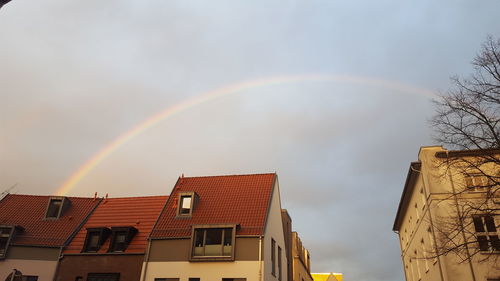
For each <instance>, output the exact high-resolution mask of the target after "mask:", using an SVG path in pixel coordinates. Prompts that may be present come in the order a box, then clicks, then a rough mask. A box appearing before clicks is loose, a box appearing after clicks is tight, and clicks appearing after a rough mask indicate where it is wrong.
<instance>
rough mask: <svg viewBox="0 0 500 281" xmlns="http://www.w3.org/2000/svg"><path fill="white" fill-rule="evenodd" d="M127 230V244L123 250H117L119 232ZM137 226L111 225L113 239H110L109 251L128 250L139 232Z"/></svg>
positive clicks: (119, 251) (121, 251)
mask: <svg viewBox="0 0 500 281" xmlns="http://www.w3.org/2000/svg"><path fill="white" fill-rule="evenodd" d="M121 232H125V246H124V248H123V249H122V250H116V237H117V235H118V233H121ZM137 232H138V230H137V228H135V227H133V226H120V227H111V240H110V241H109V248H108V252H111V253H123V252H125V251H126V250H127V248H128V246H129V245H130V242H132V239H134V237H135V235H136V234H137Z"/></svg>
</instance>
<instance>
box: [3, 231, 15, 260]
mask: <svg viewBox="0 0 500 281" xmlns="http://www.w3.org/2000/svg"><path fill="white" fill-rule="evenodd" d="M13 232H14V227H13V226H0V259H4V258H5V256H6V255H7V249H8V248H9V243H10V239H11V238H12V234H13Z"/></svg>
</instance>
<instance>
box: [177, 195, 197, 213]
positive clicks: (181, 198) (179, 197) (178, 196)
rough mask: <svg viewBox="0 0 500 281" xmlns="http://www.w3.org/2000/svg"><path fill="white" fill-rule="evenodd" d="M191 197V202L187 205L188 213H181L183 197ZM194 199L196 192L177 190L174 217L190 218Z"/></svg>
mask: <svg viewBox="0 0 500 281" xmlns="http://www.w3.org/2000/svg"><path fill="white" fill-rule="evenodd" d="M188 197H191V203H190V206H189V213H181V211H182V209H184V208H182V202H183V198H188ZM195 200H196V193H195V192H192V191H190V192H179V193H178V194H177V212H176V217H177V218H186V217H187V218H190V217H192V216H193V209H194V206H195V204H194V201H195Z"/></svg>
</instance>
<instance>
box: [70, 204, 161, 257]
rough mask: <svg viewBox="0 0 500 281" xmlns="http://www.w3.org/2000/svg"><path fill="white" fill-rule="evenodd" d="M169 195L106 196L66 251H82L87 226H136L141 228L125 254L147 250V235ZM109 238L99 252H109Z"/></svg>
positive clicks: (75, 252)
mask: <svg viewBox="0 0 500 281" xmlns="http://www.w3.org/2000/svg"><path fill="white" fill-rule="evenodd" d="M167 198H168V196H147V197H124V198H108V199H104V200H103V201H102V203H101V204H100V205H99V206H98V207H97V209H96V210H95V211H94V212H93V213H92V215H91V216H90V218H89V219H88V221H87V222H86V223H85V225H84V226H83V227H82V228H81V229H80V231H79V232H78V233H77V234H76V236H75V238H74V239H73V240H72V241H71V242H70V243H69V245H68V246H67V247H66V248H65V250H64V252H63V253H64V254H77V253H81V252H82V249H83V246H84V243H85V237H86V235H87V228H94V227H108V228H111V227H120V226H133V227H135V228H136V229H137V230H138V232H137V234H136V235H135V236H134V238H133V239H132V241H131V242H130V244H129V245H128V247H127V249H126V250H125V253H144V252H145V250H146V246H147V243H148V241H147V237H148V236H149V233H150V232H151V229H152V228H153V225H154V224H155V222H156V220H157V219H158V216H159V214H160V212H161V210H162V208H163V207H164V205H165V202H166V201H167ZM110 238H111V237H109V238H108V239H106V241H105V243H104V244H103V245H102V247H101V249H100V250H99V251H98V253H107V252H108V249H109V244H110V240H111V239H110Z"/></svg>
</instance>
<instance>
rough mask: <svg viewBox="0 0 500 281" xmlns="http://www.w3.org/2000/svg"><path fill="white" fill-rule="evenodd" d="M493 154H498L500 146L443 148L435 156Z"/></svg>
mask: <svg viewBox="0 0 500 281" xmlns="http://www.w3.org/2000/svg"><path fill="white" fill-rule="evenodd" d="M495 154H500V148H487V149H467V150H445V151H438V152H436V154H435V156H436V157H437V158H449V157H467V156H481V155H495Z"/></svg>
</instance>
